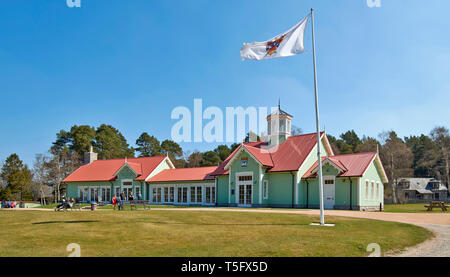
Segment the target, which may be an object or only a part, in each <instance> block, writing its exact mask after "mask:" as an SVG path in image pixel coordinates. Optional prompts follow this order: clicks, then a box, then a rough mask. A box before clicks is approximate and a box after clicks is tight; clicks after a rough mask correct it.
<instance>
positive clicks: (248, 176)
mask: <svg viewBox="0 0 450 277" xmlns="http://www.w3.org/2000/svg"><path fill="white" fill-rule="evenodd" d="M238 178H239V181H240V182H243V181H251V180H252V179H253V176H252V175H244V176H239V177H238Z"/></svg>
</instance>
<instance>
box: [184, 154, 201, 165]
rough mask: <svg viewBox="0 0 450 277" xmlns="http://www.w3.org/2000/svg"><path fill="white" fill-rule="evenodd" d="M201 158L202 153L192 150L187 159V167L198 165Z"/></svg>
mask: <svg viewBox="0 0 450 277" xmlns="http://www.w3.org/2000/svg"><path fill="white" fill-rule="evenodd" d="M202 160H203V155H202V153H200V152H198V151H194V152H193V153H192V154H191V155H189V158H188V160H187V162H188V167H199V166H200V164H201V162H202Z"/></svg>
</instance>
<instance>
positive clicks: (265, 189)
mask: <svg viewBox="0 0 450 277" xmlns="http://www.w3.org/2000/svg"><path fill="white" fill-rule="evenodd" d="M263 196H264V199H267V198H269V181H267V180H264V184H263Z"/></svg>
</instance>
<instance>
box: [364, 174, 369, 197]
mask: <svg viewBox="0 0 450 277" xmlns="http://www.w3.org/2000/svg"><path fill="white" fill-rule="evenodd" d="M369 183H370V182H369V180H367V179H366V195H365V198H364V199H365V200H369Z"/></svg>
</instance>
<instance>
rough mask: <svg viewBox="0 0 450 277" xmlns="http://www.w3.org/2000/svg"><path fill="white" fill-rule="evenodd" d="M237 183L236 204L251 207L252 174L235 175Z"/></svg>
mask: <svg viewBox="0 0 450 277" xmlns="http://www.w3.org/2000/svg"><path fill="white" fill-rule="evenodd" d="M237 185H238V187H237V188H238V195H237V196H238V206H241V207H251V205H252V185H253V176H252V175H251V174H248V175H247V174H245V175H244V174H243V175H240V176H237Z"/></svg>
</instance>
